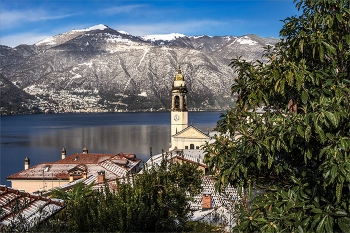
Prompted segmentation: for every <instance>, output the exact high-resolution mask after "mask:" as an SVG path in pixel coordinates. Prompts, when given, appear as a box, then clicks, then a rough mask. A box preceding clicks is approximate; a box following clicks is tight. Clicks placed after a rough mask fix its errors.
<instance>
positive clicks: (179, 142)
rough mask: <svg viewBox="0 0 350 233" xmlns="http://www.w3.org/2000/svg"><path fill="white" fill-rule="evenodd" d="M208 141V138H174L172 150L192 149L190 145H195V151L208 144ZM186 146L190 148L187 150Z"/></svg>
mask: <svg viewBox="0 0 350 233" xmlns="http://www.w3.org/2000/svg"><path fill="white" fill-rule="evenodd" d="M206 141H208V139H206V138H174V137H172V144H171V145H172V149H175V147H176V148H177V149H179V150H185V149H191V147H190V145H191V144H194V149H197V147H199V149H200V147H201V146H202V145H203V144H204V143H205V142H206ZM186 146H187V147H188V148H186Z"/></svg>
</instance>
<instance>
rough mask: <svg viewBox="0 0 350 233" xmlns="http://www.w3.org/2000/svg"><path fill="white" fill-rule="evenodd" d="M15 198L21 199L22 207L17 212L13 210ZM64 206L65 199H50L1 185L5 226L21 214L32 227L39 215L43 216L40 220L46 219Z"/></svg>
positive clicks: (2, 215) (0, 203) (2, 216)
mask: <svg viewBox="0 0 350 233" xmlns="http://www.w3.org/2000/svg"><path fill="white" fill-rule="evenodd" d="M15 200H17V201H19V205H18V206H19V207H20V211H19V213H16V214H14V213H13V212H12V211H11V205H12V204H14V202H15ZM64 206H65V205H64V204H63V201H62V200H59V199H50V198H47V197H42V196H39V195H34V194H30V193H26V192H22V191H19V190H17V189H13V188H9V187H6V186H4V185H0V207H1V208H2V212H1V214H0V221H1V224H2V225H5V226H8V225H10V224H11V223H16V222H17V221H18V217H19V214H21V215H22V217H23V218H24V219H25V221H26V223H25V224H26V225H27V226H28V227H32V226H34V225H35V224H36V223H37V221H38V219H40V218H39V217H41V219H40V220H43V219H46V218H48V217H50V216H51V215H53V214H54V213H56V212H58V211H60V210H61V209H62V208H63V207H64ZM41 209H42V210H43V211H41Z"/></svg>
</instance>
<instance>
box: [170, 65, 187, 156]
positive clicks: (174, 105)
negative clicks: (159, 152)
mask: <svg viewBox="0 0 350 233" xmlns="http://www.w3.org/2000/svg"><path fill="white" fill-rule="evenodd" d="M187 92H188V91H187V87H186V84H185V80H184V77H183V76H182V74H181V70H180V67H179V70H178V74H177V75H176V76H175V80H174V83H173V88H172V90H171V136H173V135H174V134H176V133H178V132H180V131H181V130H183V129H185V128H186V127H187V126H188V110H187ZM171 144H172V147H173V145H174V144H173V138H172V139H171ZM173 149H175V148H173Z"/></svg>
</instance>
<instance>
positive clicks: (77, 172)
mask: <svg viewBox="0 0 350 233" xmlns="http://www.w3.org/2000/svg"><path fill="white" fill-rule="evenodd" d="M73 174H74V175H75V176H81V171H77V170H76V171H74V172H73Z"/></svg>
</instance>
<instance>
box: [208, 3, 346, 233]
mask: <svg viewBox="0 0 350 233" xmlns="http://www.w3.org/2000/svg"><path fill="white" fill-rule="evenodd" d="M296 7H298V9H299V10H300V9H301V10H302V15H301V16H299V17H297V16H295V17H290V18H287V19H285V20H283V22H284V26H283V28H282V30H281V31H280V35H281V36H282V37H283V39H282V40H281V41H280V43H278V44H277V45H276V46H275V47H274V48H271V47H267V48H266V51H265V54H264V57H265V59H268V63H267V64H266V63H265V64H264V63H263V62H261V61H256V62H247V61H241V60H240V59H239V58H236V59H232V63H231V64H230V65H231V66H232V68H234V69H235V70H236V72H237V74H238V77H237V78H236V80H235V83H234V84H233V85H232V93H238V94H239V99H238V101H237V104H236V108H235V109H232V110H230V111H227V113H226V114H223V115H222V117H223V119H221V120H220V121H219V122H218V124H217V130H218V131H219V132H221V133H222V135H223V136H217V138H216V139H217V140H216V142H215V143H213V144H211V145H206V151H207V155H206V161H207V163H208V165H209V167H210V169H212V170H216V171H217V175H216V178H217V183H216V185H217V188H218V189H219V190H221V189H222V187H223V186H225V185H227V184H228V183H230V184H231V185H234V186H235V187H238V188H239V191H240V192H241V191H242V187H244V188H246V189H245V190H247V196H248V199H249V198H250V196H251V192H252V189H253V188H256V189H260V190H262V192H261V193H260V195H259V196H258V197H256V198H254V200H253V201H252V203H251V205H250V206H249V208H248V209H244V208H243V207H242V208H241V211H242V212H241V214H240V218H239V220H238V226H237V228H236V229H237V230H239V231H278V232H280V231H288V232H290V231H294V232H295V231H300V232H303V231H305V232H314V231H316V232H325V231H327V232H341V231H343V232H349V231H350V225H349V224H350V218H349V217H350V198H349V195H350V161H349V159H350V153H349V148H350V133H349V131H350V125H349V116H350V96H349V93H350V90H349V87H350V68H349V67H350V62H349V55H350V17H349V15H350V10H349V7H350V5H349V1H348V0H322V1H321V0H299V1H298V2H297V3H296ZM258 106H264V107H265V110H266V111H265V112H264V113H262V114H261V113H260V114H259V113H258V112H257V111H256V107H258ZM249 109H251V110H249Z"/></svg>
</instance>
